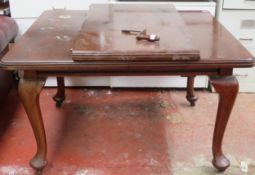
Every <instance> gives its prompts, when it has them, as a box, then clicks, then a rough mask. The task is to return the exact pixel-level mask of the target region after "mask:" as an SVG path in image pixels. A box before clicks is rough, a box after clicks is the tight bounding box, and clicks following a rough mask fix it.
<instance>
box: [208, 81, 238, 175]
mask: <svg viewBox="0 0 255 175" xmlns="http://www.w3.org/2000/svg"><path fill="white" fill-rule="evenodd" d="M211 83H212V85H213V87H214V88H215V90H216V92H217V93H219V104H218V111H217V117H216V123H215V128H214V134H213V145H212V151H213V165H214V166H215V168H217V169H218V170H219V171H225V170H226V169H227V168H228V167H229V165H230V161H229V160H228V159H227V158H226V156H225V155H224V154H223V152H222V140H223V136H224V132H225V129H226V126H227V123H228V119H229V116H230V113H231V111H232V108H233V105H234V103H235V100H236V96H237V93H238V87H239V86H238V81H237V79H236V78H235V77H234V76H226V77H211Z"/></svg>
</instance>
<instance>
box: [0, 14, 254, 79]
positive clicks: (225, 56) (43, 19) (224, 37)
mask: <svg viewBox="0 0 255 175" xmlns="http://www.w3.org/2000/svg"><path fill="white" fill-rule="evenodd" d="M180 14H181V16H182V18H183V19H184V21H185V23H186V25H187V27H188V29H189V31H190V32H191V35H192V41H193V43H194V45H195V46H196V47H197V48H199V50H200V54H201V59H200V60H199V61H191V62H190V61H185V62H169V61H168V62H164V61H162V62H157V61H146V62H132V63H128V62H123V61H122V62H119V61H111V62H107V61H99V62H93V61H91V62H89V63H88V62H86V63H83V62H78V63H77V62H74V61H73V60H72V56H71V50H70V49H71V47H72V43H73V39H74V38H75V36H77V35H78V32H79V30H80V28H81V26H82V24H83V22H84V20H85V19H86V12H84V11H66V10H53V11H46V12H44V13H43V14H42V15H41V16H40V17H39V19H38V20H37V21H36V22H35V23H34V24H33V25H32V27H31V28H30V29H29V30H28V31H27V32H26V33H25V34H24V35H23V36H22V37H21V38H20V39H19V40H18V41H17V43H16V44H15V45H14V46H13V47H12V50H11V52H8V53H7V54H6V55H5V56H4V58H3V60H2V62H1V64H2V65H3V67H4V68H5V69H9V70H19V69H23V70H36V71H39V70H40V71H44V72H45V71H56V70H57V71H58V72H59V71H75V70H83V71H85V70H86V71H87V72H88V73H90V72H98V73H103V74H106V73H109V75H110V74H111V73H112V72H113V74H114V72H116V71H117V72H118V75H119V73H120V72H119V71H120V70H121V71H124V72H125V73H126V74H128V73H127V72H131V71H136V72H142V71H143V72H145V73H144V74H146V72H147V73H152V72H154V73H155V71H156V72H159V70H160V71H161V72H162V74H165V73H168V74H170V73H171V72H169V70H174V71H175V72H177V70H181V73H183V72H188V73H190V71H191V70H193V71H194V70H196V72H197V74H196V75H198V74H201V73H198V71H199V72H200V70H202V74H205V72H206V71H204V69H212V70H211V71H215V72H218V69H221V68H234V67H251V66H253V59H252V55H251V54H250V53H249V52H248V51H247V50H246V49H245V48H244V47H243V46H242V45H241V44H240V43H239V42H238V41H237V40H236V39H235V38H234V37H233V36H232V35H231V34H230V33H229V32H228V31H227V30H226V29H225V28H224V27H223V26H222V25H221V24H220V23H218V22H217V20H216V19H214V17H213V16H212V15H211V14H210V13H209V12H199V11H197V12H191V11H187V12H181V13H180ZM24 46H26V47H24ZM98 73H97V74H98Z"/></svg>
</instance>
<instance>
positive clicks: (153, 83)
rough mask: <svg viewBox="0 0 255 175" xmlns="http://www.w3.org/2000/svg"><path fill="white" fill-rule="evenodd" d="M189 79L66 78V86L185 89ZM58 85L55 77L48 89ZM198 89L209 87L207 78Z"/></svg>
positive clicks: (198, 79)
mask: <svg viewBox="0 0 255 175" xmlns="http://www.w3.org/2000/svg"><path fill="white" fill-rule="evenodd" d="M186 84H187V78H186V77H179V76H112V77H101V76H100V77H65V85H66V86H69V87H70V86H76V87H78V86H107V87H138V88H142V87H157V88H160V87H162V88H167V87H172V88H183V87H186ZM56 85H57V83H56V78H55V77H49V78H48V79H47V82H46V86H47V87H55V86H56ZM195 87H196V88H206V87H208V78H207V77H206V76H197V77H196V78H195Z"/></svg>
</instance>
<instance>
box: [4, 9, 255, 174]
mask: <svg viewBox="0 0 255 175" xmlns="http://www.w3.org/2000/svg"><path fill="white" fill-rule="evenodd" d="M178 14H179V15H180V17H181V18H182V19H183V21H184V23H185V25H186V27H187V29H188V31H189V32H190V34H191V35H190V36H191V41H192V43H193V46H194V47H195V48H197V49H198V51H199V54H200V58H199V59H198V60H196V61H194V60H177V61H172V60H164V59H158V60H157V59H148V60H146V59H143V60H135V59H132V60H129V59H122V60H119V58H118V57H112V58H111V59H110V60H106V59H102V60H94V59H88V60H86V61H75V60H73V57H72V48H73V43H74V41H75V39H76V38H77V36H78V35H79V33H80V31H81V28H82V26H83V25H84V24H85V26H86V18H87V12H86V11H82V10H81V11H79V10H56V9H55V10H48V11H45V12H44V13H43V14H42V15H41V16H40V17H39V18H38V19H37V20H36V22H35V23H34V24H33V25H32V26H31V27H30V28H29V29H28V31H27V32H26V33H25V34H24V35H23V36H22V37H21V38H20V39H19V40H18V41H17V42H16V43H15V44H14V46H13V47H12V48H11V49H10V51H9V52H8V53H7V54H6V56H5V57H4V58H3V59H2V61H1V67H3V68H4V69H6V70H11V71H18V72H19V76H20V80H19V83H18V93H19V97H20V99H21V101H22V104H23V106H24V108H25V111H26V113H27V116H28V118H29V120H30V124H31V126H32V128H33V132H34V136H35V139H36V142H37V151H36V153H35V155H34V157H33V158H32V159H31V161H30V165H31V166H32V167H33V168H34V169H36V170H41V169H43V168H44V167H45V166H46V165H47V144H46V135H45V129H44V124H43V118H42V113H43V114H44V115H47V113H46V111H42V112H41V109H40V105H39V96H40V92H41V90H42V89H43V87H44V84H45V81H46V79H47V77H48V76H55V77H58V83H59V86H58V92H57V94H56V96H55V100H56V101H57V102H58V105H60V104H61V103H62V102H63V100H64V98H65V97H64V95H65V94H64V81H63V77H64V76H118V75H125V76H137V75H142V76H150V75H169V76H172V75H179V76H184V77H188V83H187V84H188V88H187V89H188V90H187V92H188V93H187V99H188V100H189V101H190V103H191V104H192V105H194V104H195V100H196V97H195V95H194V90H193V83H194V77H195V76H198V75H205V76H208V77H209V81H210V83H211V85H212V86H213V87H214V89H215V91H216V92H217V93H218V94H219V103H218V109H217V116H216V122H215V127H214V134H213V143H212V154H213V161H212V163H213V165H214V167H215V168H216V169H218V170H219V171H224V170H225V169H226V168H228V167H229V165H230V161H229V160H228V159H227V157H226V156H225V155H224V153H223V151H222V141H223V136H224V132H225V128H226V126H227V123H228V119H229V117H230V113H231V111H232V108H233V105H234V102H235V99H236V97H237V94H238V81H237V79H236V77H235V76H234V75H233V69H234V68H248V67H252V66H253V65H254V58H253V56H252V55H251V54H250V53H249V52H248V51H247V50H246V49H245V48H244V47H243V46H242V45H241V44H240V43H239V41H238V40H236V39H235V38H234V37H233V36H232V35H231V34H230V33H229V32H228V31H227V30H226V29H225V28H224V27H223V26H222V25H221V24H220V23H219V22H218V21H217V20H216V19H215V17H213V16H212V15H211V14H210V13H209V12H207V11H178ZM113 19H114V18H113ZM108 22H109V21H108ZM132 22H133V21H127V23H132ZM105 23H107V22H105ZM162 25H166V23H163V22H162ZM112 26H113V27H114V25H112ZM90 27H92V29H93V26H90ZM96 27H97V25H95V26H94V29H95V30H94V31H95V35H96V33H97V32H99V31H101V30H99V29H98V28H96ZM98 36H100V34H98ZM130 37H132V36H130ZM160 37H161V38H162V36H160ZM163 37H164V36H163ZM114 41H115V40H114ZM142 42H145V41H142ZM159 42H161V41H159ZM169 42H171V40H170V41H169ZM87 44H89V46H90V44H91V43H87ZM92 44H95V43H92ZM92 44H91V45H92ZM108 44H109V43H108ZM151 44H153V43H150V45H151ZM100 49H102V50H104V49H105V48H104V47H101V48H100ZM148 56H149V53H148ZM132 58H133V57H132ZM208 105H210V104H209V103H208ZM198 107H199V106H198ZM155 132H156V131H155ZM189 149H191V148H189Z"/></svg>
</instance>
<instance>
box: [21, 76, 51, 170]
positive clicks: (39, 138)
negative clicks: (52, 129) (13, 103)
mask: <svg viewBox="0 0 255 175" xmlns="http://www.w3.org/2000/svg"><path fill="white" fill-rule="evenodd" d="M44 83H45V78H38V77H33V78H31V77H29V78H27V77H25V75H24V77H23V78H21V79H20V81H19V85H18V93H19V96H20V99H21V101H22V104H23V106H24V108H25V110H26V113H27V116H28V118H29V121H30V124H31V126H32V128H33V132H34V135H35V139H36V143H37V152H36V154H35V155H34V157H33V159H32V160H31V161H30V165H31V166H32V167H33V168H34V169H36V170H42V169H43V168H44V167H45V166H46V165H47V160H46V154H47V145H46V136H45V129H44V125H43V120H42V114H41V109H40V105H39V96H40V92H41V90H42V88H43V86H44Z"/></svg>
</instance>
